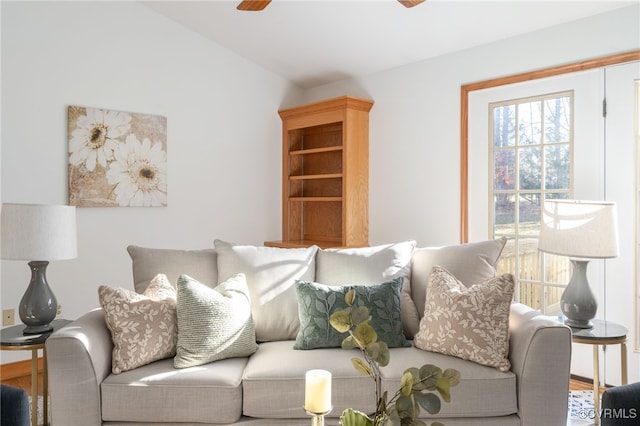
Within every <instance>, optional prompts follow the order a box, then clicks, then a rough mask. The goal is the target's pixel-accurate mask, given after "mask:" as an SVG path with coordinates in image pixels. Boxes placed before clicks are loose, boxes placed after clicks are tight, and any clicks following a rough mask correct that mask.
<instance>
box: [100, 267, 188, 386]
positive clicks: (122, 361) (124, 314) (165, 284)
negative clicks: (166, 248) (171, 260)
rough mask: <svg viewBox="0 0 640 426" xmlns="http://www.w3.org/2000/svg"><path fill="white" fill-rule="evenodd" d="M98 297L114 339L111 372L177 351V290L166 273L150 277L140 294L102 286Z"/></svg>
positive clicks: (134, 366)
mask: <svg viewBox="0 0 640 426" xmlns="http://www.w3.org/2000/svg"><path fill="white" fill-rule="evenodd" d="M98 299H99V302H100V306H102V309H103V312H104V316H105V321H106V323H107V327H108V328H109V331H110V332H111V340H112V341H113V351H112V355H111V365H112V367H111V368H112V372H113V373H114V374H118V373H121V372H123V371H127V370H131V369H133V368H136V367H139V366H141V365H144V364H148V363H150V362H153V361H157V360H159V359H163V358H168V357H171V356H173V355H174V354H175V353H176V341H177V328H176V291H175V289H174V288H173V286H172V285H171V283H169V281H168V280H167V277H166V276H165V275H163V274H158V275H157V276H156V277H155V278H154V279H153V280H151V283H149V286H148V287H147V288H146V289H145V290H144V293H143V294H138V293H136V292H134V291H131V290H127V289H124V288H115V287H109V286H105V285H102V286H100V287H99V288H98Z"/></svg>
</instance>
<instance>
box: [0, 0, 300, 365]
mask: <svg viewBox="0 0 640 426" xmlns="http://www.w3.org/2000/svg"><path fill="white" fill-rule="evenodd" d="M1 7H2V166H1V172H2V179H1V182H2V192H1V194H2V201H3V202H28V203H49V204H66V203H67V201H68V200H67V156H68V154H67V135H66V122H67V117H66V115H67V114H66V108H67V106H68V105H81V106H93V107H99V108H109V109H116V110H124V111H131V112H145V113H151V114H159V115H164V116H166V117H167V127H168V138H167V140H168V207H166V208H82V209H78V211H77V224H78V250H79V256H78V258H77V259H74V260H67V261H59V262H51V264H50V265H49V268H48V273H47V276H48V279H49V282H50V284H51V286H52V288H53V290H54V292H55V294H56V297H57V298H58V301H59V303H61V304H62V306H63V316H64V317H65V318H71V319H72V318H77V317H78V316H80V315H81V314H83V313H84V312H86V311H87V310H89V309H91V308H94V307H96V306H98V298H97V287H98V286H99V285H101V284H108V285H114V286H125V287H129V288H132V284H131V283H132V280H131V261H130V258H129V256H128V254H127V252H126V250H125V248H126V246H127V245H128V244H137V245H142V246H149V247H168V248H205V247H212V246H213V240H214V238H222V239H228V240H231V241H238V242H247V243H255V244H259V243H261V242H262V241H264V240H273V239H277V238H279V237H280V227H281V219H280V218H281V216H280V209H281V207H280V206H281V204H280V200H281V193H280V191H281V169H280V162H281V142H280V141H281V121H280V118H279V116H278V114H277V110H278V109H279V108H280V107H281V103H283V102H287V101H288V102H294V101H291V100H290V99H294V100H295V98H296V96H298V97H299V96H300V92H299V89H296V88H295V87H293V86H291V85H290V84H289V83H288V82H287V81H285V80H284V79H282V78H280V77H279V76H276V75H274V74H272V73H270V72H267V71H265V70H264V69H262V68H260V67H258V66H256V65H255V64H253V63H250V62H248V61H246V60H245V59H243V58H240V57H239V56H237V55H236V54H234V53H231V52H230V51H228V50H226V49H223V48H221V47H220V46H218V45H216V44H214V43H211V42H210V41H208V40H206V39H204V38H202V37H201V36H198V35H196V34H195V33H193V32H191V31H189V30H186V29H184V28H183V27H181V26H179V25H177V24H175V23H173V22H172V21H170V20H168V19H167V18H165V17H163V16H161V15H159V14H157V13H156V12H154V11H152V10H151V9H149V8H147V7H145V6H143V5H141V4H139V3H137V2H113V3H110V2H55V3H32V2H2V4H1ZM1 274H2V275H1V292H0V305H1V307H2V309H6V308H16V307H17V306H18V304H19V301H20V298H21V297H22V294H23V293H24V291H25V289H26V286H27V284H28V282H29V278H30V272H29V270H28V267H27V265H26V262H19V261H2V270H1ZM16 314H17V312H16ZM16 319H17V321H19V318H16ZM28 356H29V354H28V352H15V353H13V352H6V351H3V352H0V357H1V360H2V361H1V362H11V361H13V360H16V359H19V358H26V357H28Z"/></svg>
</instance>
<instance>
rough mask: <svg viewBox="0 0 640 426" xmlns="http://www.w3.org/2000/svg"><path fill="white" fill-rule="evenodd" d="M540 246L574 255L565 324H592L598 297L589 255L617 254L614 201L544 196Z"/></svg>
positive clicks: (564, 296) (564, 302)
mask: <svg viewBox="0 0 640 426" xmlns="http://www.w3.org/2000/svg"><path fill="white" fill-rule="evenodd" d="M538 250H540V251H543V252H545V253H550V254H555V255H559V256H567V257H571V259H570V261H571V264H572V265H573V273H572V275H571V280H570V281H569V284H568V285H567V287H566V288H565V290H564V292H563V293H562V297H561V299H560V309H561V310H562V313H563V314H564V315H565V317H566V319H565V324H567V325H568V326H570V327H573V328H592V327H593V324H592V322H591V320H592V319H593V318H594V317H595V316H596V311H597V310H598V302H597V301H596V299H595V297H594V295H593V292H592V291H591V288H590V287H589V282H588V281H587V265H588V263H589V259H607V258H612V257H617V256H618V222H617V215H616V205H615V203H611V202H606V201H579V200H545V201H544V208H543V212H542V224H541V228H540V238H539V240H538Z"/></svg>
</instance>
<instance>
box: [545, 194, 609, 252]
mask: <svg viewBox="0 0 640 426" xmlns="http://www.w3.org/2000/svg"><path fill="white" fill-rule="evenodd" d="M538 250H540V251H543V252H546V253H551V254H557V255H560V256H569V257H576V258H585V259H606V258H611V257H617V256H618V220H617V213H616V204H615V203H612V202H606V201H579V200H545V201H544V209H543V212H542V226H541V228H540V238H539V240H538Z"/></svg>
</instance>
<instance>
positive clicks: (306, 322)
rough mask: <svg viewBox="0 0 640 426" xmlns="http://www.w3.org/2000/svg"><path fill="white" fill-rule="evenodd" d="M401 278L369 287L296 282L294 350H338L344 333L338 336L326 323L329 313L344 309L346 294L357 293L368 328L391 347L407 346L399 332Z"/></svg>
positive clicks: (356, 302) (400, 328)
mask: <svg viewBox="0 0 640 426" xmlns="http://www.w3.org/2000/svg"><path fill="white" fill-rule="evenodd" d="M403 281H404V279H403V278H402V277H398V278H396V279H394V280H391V281H387V282H385V283H381V284H375V285H370V286H365V285H358V286H353V285H343V286H327V285H323V284H318V283H311V282H306V281H297V282H296V293H297V296H298V314H299V316H300V331H299V332H298V336H297V337H296V343H295V345H294V346H293V348H294V349H316V348H339V347H340V346H341V344H342V341H343V340H344V338H345V337H347V333H339V332H338V331H337V330H336V329H334V328H333V327H332V326H331V324H330V323H329V318H330V317H331V314H333V313H334V312H336V311H339V310H342V309H345V308H347V302H345V299H344V297H345V295H346V294H347V292H348V291H349V290H351V289H354V290H355V292H356V299H355V304H356V306H361V305H362V306H366V307H367V308H368V309H369V314H370V315H371V322H370V324H371V326H372V327H373V329H374V330H375V331H376V333H377V334H378V340H381V341H384V342H385V343H386V344H387V345H388V346H389V347H390V348H393V347H396V346H409V343H408V342H407V340H406V339H405V337H404V334H403V332H402V318H401V315H400V313H401V311H400V293H401V292H402V283H403Z"/></svg>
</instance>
